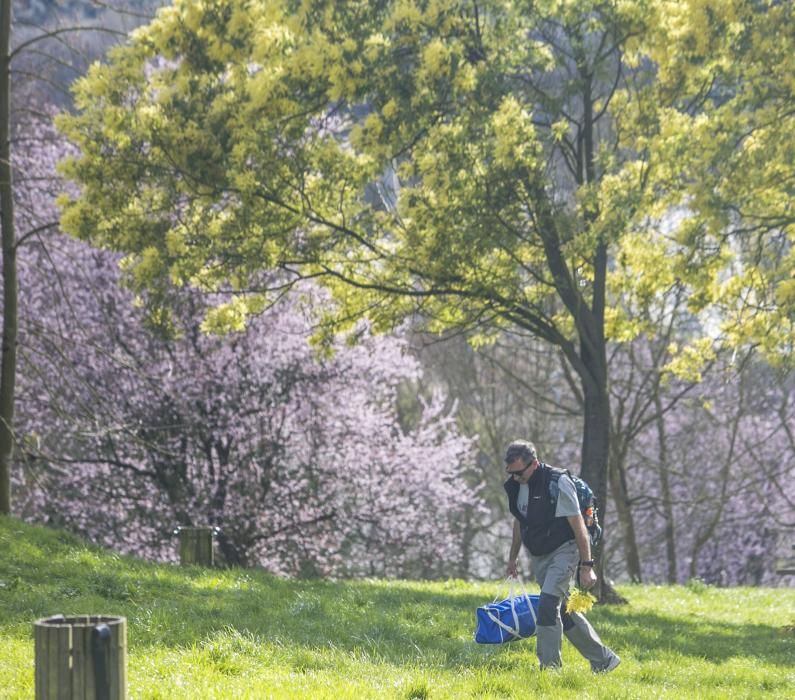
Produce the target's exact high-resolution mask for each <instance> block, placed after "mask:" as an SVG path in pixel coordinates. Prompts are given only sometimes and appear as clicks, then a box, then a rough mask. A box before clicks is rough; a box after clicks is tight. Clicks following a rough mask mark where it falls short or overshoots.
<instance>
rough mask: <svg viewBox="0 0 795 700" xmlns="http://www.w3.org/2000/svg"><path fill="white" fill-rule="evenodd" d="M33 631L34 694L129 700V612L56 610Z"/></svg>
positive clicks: (48, 698) (56, 699)
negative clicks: (72, 614) (126, 614)
mask: <svg viewBox="0 0 795 700" xmlns="http://www.w3.org/2000/svg"><path fill="white" fill-rule="evenodd" d="M33 637H34V646H35V654H36V700H126V698H127V620H126V618H123V617H105V616H101V615H79V616H76V617H64V616H63V615H56V616H55V617H49V618H43V619H41V620H37V621H36V622H35V623H34V624H33Z"/></svg>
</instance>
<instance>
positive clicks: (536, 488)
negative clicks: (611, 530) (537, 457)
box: [504, 463, 574, 556]
mask: <svg viewBox="0 0 795 700" xmlns="http://www.w3.org/2000/svg"><path fill="white" fill-rule="evenodd" d="M551 474H552V468H551V467H549V466H548V465H546V464H543V463H539V465H538V467H537V468H536V470H535V472H533V476H531V477H530V480H529V481H528V482H527V487H528V489H529V490H530V493H529V494H528V501H527V517H526V518H524V517H522V514H521V513H520V512H519V509H518V507H517V505H516V501H517V499H518V497H519V483H518V482H517V481H515V480H514V479H513V478H511V479H508V481H506V482H505V484H504V486H505V492H506V493H507V494H508V508H509V510H510V511H511V515H513V517H514V518H516V519H517V520H518V521H519V526H520V530H521V533H522V542H524V545H525V547H527V549H529V550H530V554H533V555H534V556H540V555H542V554H549V553H550V552H554V551H555V550H556V549H557V548H558V547H560V545H562V544H563V543H564V542H568V541H569V540H573V539H574V531H573V530H572V529H571V525H569V521H568V518H556V517H555V506H556V505H557V502H556V501H553V500H552V498H551V496H550V495H549V480H550V475H551Z"/></svg>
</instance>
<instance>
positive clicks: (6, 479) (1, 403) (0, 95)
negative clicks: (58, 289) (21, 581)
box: [0, 0, 17, 515]
mask: <svg viewBox="0 0 795 700" xmlns="http://www.w3.org/2000/svg"><path fill="white" fill-rule="evenodd" d="M10 36H11V0H0V62H2V65H0V226H2V241H3V346H2V347H3V353H2V361H0V514H6V515H8V514H10V513H11V461H12V459H13V455H14V435H13V427H14V392H15V385H16V371H17V261H16V232H15V231H14V200H13V192H12V181H11V144H10V140H9V135H10V124H9V121H10V112H11V110H10V101H11V87H10V80H9V64H10V62H11V59H10V56H9V40H10Z"/></svg>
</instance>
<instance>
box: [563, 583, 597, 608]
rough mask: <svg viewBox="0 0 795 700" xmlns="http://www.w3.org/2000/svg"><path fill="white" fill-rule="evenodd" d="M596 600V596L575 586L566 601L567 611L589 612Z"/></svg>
mask: <svg viewBox="0 0 795 700" xmlns="http://www.w3.org/2000/svg"><path fill="white" fill-rule="evenodd" d="M595 602H596V598H594V597H593V596H592V595H591V594H590V593H588V591H583V590H582V589H580V588H575V589H574V592H573V593H572V594H571V595H570V596H569V599H568V601H566V611H567V612H570V613H587V612H588V611H589V610H590V609H591V608H592V607H593V604H594V603H595Z"/></svg>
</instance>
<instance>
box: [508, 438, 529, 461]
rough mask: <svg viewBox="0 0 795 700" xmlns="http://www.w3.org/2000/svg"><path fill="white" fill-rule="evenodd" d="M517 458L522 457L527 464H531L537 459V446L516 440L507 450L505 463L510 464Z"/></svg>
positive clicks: (526, 441)
mask: <svg viewBox="0 0 795 700" xmlns="http://www.w3.org/2000/svg"><path fill="white" fill-rule="evenodd" d="M517 457H521V458H522V462H524V463H525V464H530V463H531V462H532V461H534V460H535V459H536V458H537V457H536V446H535V445H534V444H533V443H532V442H530V441H528V440H514V441H513V442H512V443H511V444H510V445H508V449H507V450H505V463H506V464H510V463H511V462H513V461H515V460H516V458H517Z"/></svg>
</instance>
